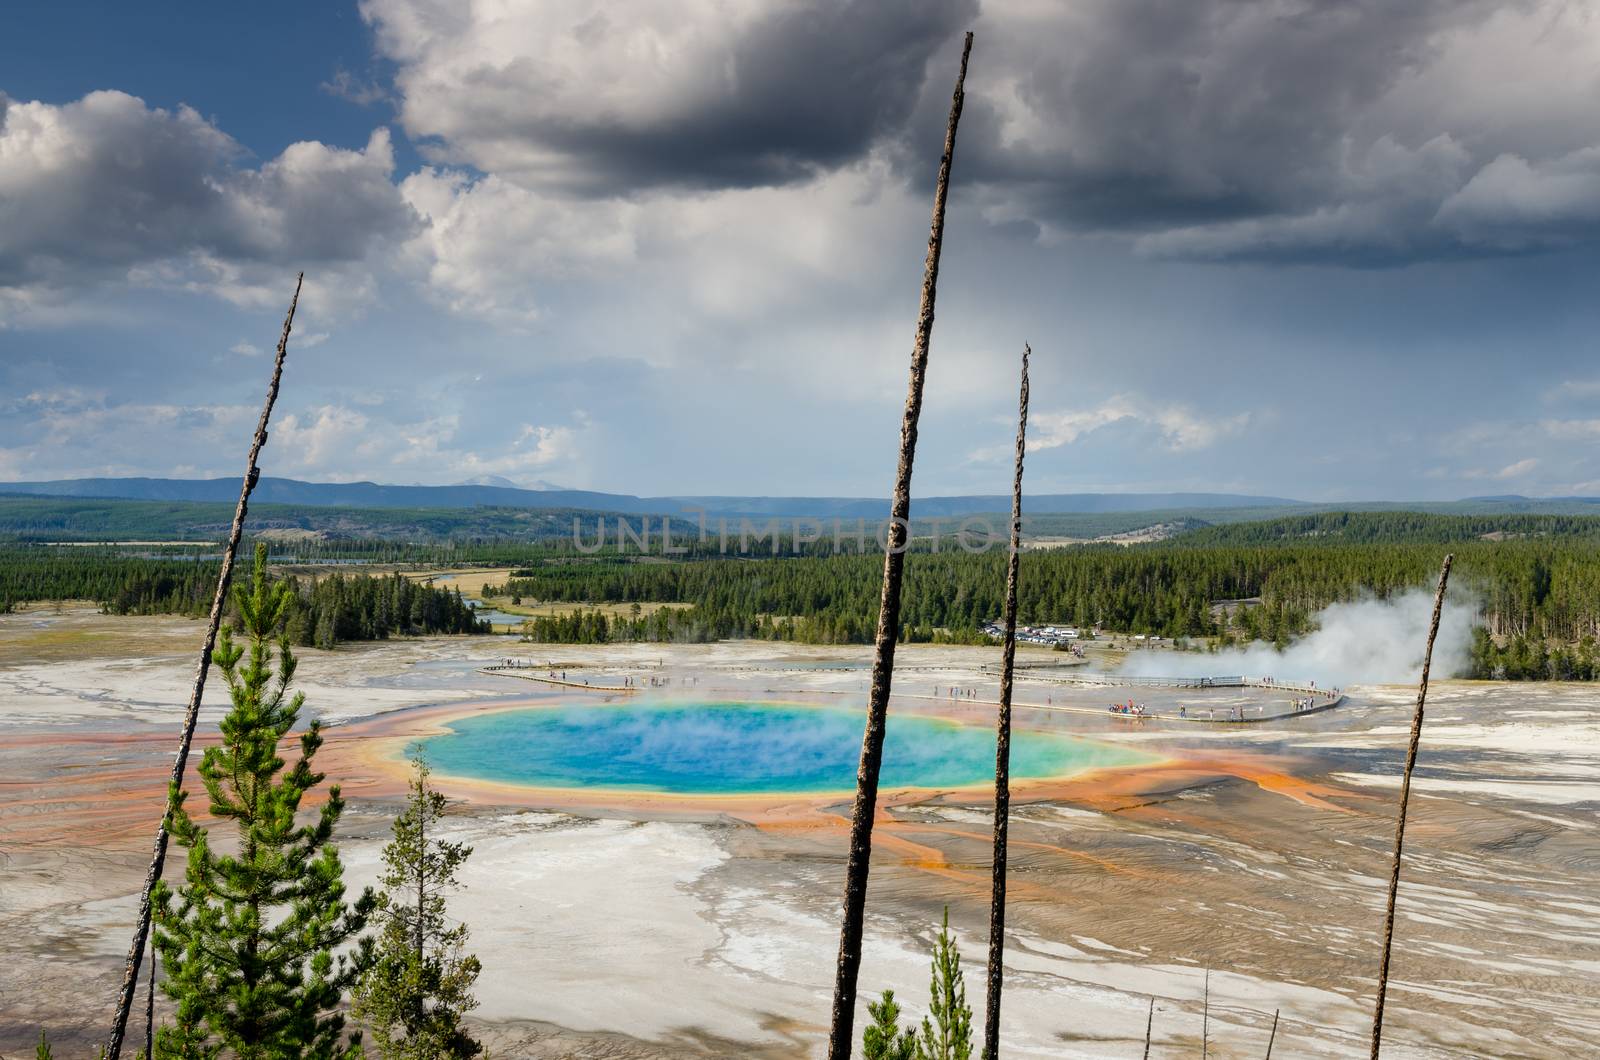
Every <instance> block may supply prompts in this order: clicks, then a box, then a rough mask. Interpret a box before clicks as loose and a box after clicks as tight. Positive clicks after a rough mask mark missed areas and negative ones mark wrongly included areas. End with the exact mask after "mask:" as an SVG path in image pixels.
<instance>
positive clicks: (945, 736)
mask: <svg viewBox="0 0 1600 1060" xmlns="http://www.w3.org/2000/svg"><path fill="white" fill-rule="evenodd" d="M865 718H866V715H865V714H864V713H863V712H861V711H857V710H846V709H842V708H834V707H805V706H795V705H791V704H782V703H683V702H672V703H629V704H623V705H602V706H573V707H548V708H539V709H532V710H516V711H506V712H503V713H497V714H483V715H479V716H477V717H471V718H464V719H461V720H458V721H454V722H452V723H451V725H450V728H451V730H452V731H451V732H449V733H447V734H443V735H440V736H435V737H431V738H429V739H428V740H426V741H424V750H425V753H426V755H427V758H428V761H429V762H430V763H431V764H432V766H433V768H434V769H435V770H437V771H438V772H440V773H447V774H451V775H454V776H459V777H471V778H474V779H478V780H489V781H496V782H499V783H509V784H525V785H532V786H535V787H550V788H620V789H626V790H635V791H651V792H672V793H679V794H700V795H753V794H762V793H814V792H832V791H848V790H853V789H854V788H855V775H856V764H857V759H858V758H859V756H860V753H861V731H862V726H863V725H864V723H865ZM1150 760H1151V759H1150V758H1149V756H1147V755H1144V754H1141V753H1139V752H1137V751H1128V750H1124V749H1122V748H1119V747H1114V746H1110V745H1107V744H1102V743H1095V742H1092V741H1088V740H1080V739H1077V738H1075V737H1072V736H1066V735H1059V734H1055V733H1043V732H1030V731H1024V730H1020V729H1019V730H1016V731H1014V732H1013V734H1012V739H1011V775H1012V776H1013V777H1014V778H1016V779H1019V780H1020V779H1028V778H1046V777H1058V776H1064V775H1066V774H1070V773H1076V772H1080V771H1082V770H1085V769H1092V768H1096V767H1101V766H1121V765H1134V764H1138V763H1140V762H1147V761H1150ZM993 777H994V732H993V730H992V729H988V728H982V727H978V726H973V725H961V724H957V723H956V722H952V721H946V720H943V719H939V718H928V717H923V716H920V715H914V714H898V715H896V714H891V715H890V716H889V729H888V733H887V736H886V738H885V741H884V754H883V770H882V774H881V780H880V785H881V787H882V788H884V789H886V790H887V789H894V788H908V787H929V788H947V787H957V786H962V785H967V784H985V783H991V782H992V780H993Z"/></svg>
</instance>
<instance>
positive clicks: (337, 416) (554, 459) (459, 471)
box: [270, 404, 585, 482]
mask: <svg viewBox="0 0 1600 1060" xmlns="http://www.w3.org/2000/svg"><path fill="white" fill-rule="evenodd" d="M584 426H585V425H584V424H583V423H582V422H581V421H580V422H578V423H577V424H576V426H574V425H567V424H532V423H523V424H520V425H517V426H516V427H515V429H514V434H513V435H512V439H511V442H510V443H509V445H506V446H503V447H497V448H495V449H493V450H490V451H484V450H481V449H479V448H477V447H475V446H473V445H471V444H470V443H469V441H468V437H469V436H471V435H472V434H473V433H474V432H471V431H467V430H463V427H462V419H461V417H460V416H459V415H457V414H455V413H448V414H445V415H440V416H432V417H428V418H426V419H422V420H416V421H409V422H408V421H404V420H396V419H391V418H380V413H379V412H378V411H376V410H374V411H370V412H369V411H363V410H361V409H356V408H351V407H349V406H348V405H340V404H330V405H323V406H318V407H315V408H311V409H306V410H303V411H299V412H295V413H290V414H289V415H287V416H284V417H283V418H282V419H281V420H280V421H279V425H278V427H277V428H276V429H275V430H274V431H273V440H272V449H273V451H272V453H271V454H270V462H271V465H272V468H273V473H274V474H311V475H316V476H317V477H320V478H330V479H374V480H376V481H380V482H387V481H410V480H418V479H428V480H433V481H439V480H448V479H451V478H452V477H458V476H460V475H490V474H494V475H511V474H519V473H524V472H533V471H541V472H542V471H547V470H550V469H552V468H562V469H569V468H571V467H572V466H573V464H574V462H575V461H577V459H578V458H579V457H580V456H581V437H582V433H583V430H584Z"/></svg>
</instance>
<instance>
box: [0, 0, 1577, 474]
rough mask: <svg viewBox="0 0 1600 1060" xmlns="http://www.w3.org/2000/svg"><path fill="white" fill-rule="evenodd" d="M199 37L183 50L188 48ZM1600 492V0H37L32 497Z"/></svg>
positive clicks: (17, 253)
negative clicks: (129, 488) (281, 487)
mask: <svg viewBox="0 0 1600 1060" xmlns="http://www.w3.org/2000/svg"><path fill="white" fill-rule="evenodd" d="M163 9H165V10H166V11H167V12H168V13H169V15H170V17H160V12H161V11H162V10H163ZM968 28H970V29H972V30H974V31H975V33H976V35H977V42H976V45H975V47H974V51H973V57H972V67H971V73H970V75H969V80H968V95H967V108H966V113H965V116H964V118H963V120H962V125H961V132H960V139H959V143H958V147H957V152H956V161H955V174H954V188H953V191H952V196H951V201H950V213H949V228H948V231H947V236H946V241H945V255H944V271H943V274H942V277H941V285H940V301H939V312H938V322H937V325H936V327H935V330H934V338H933V350H932V358H931V366H930V373H929V381H928V391H927V404H926V407H925V412H924V417H923V430H922V436H921V448H920V451H919V454H918V463H917V476H916V484H917V491H918V492H919V493H924V494H928V493H952V492H985V493H999V492H1004V490H1005V489H1006V488H1007V487H1008V485H1009V480H1010V477H1009V468H1008V467H1007V463H1008V461H1009V438H1010V436H1011V433H1012V431H1013V429H1014V427H1013V425H1012V423H1011V422H1010V420H1011V417H1012V415H1013V412H1012V411H1011V410H1012V409H1014V406H1015V385H1016V379H1015V375H1016V367H1017V358H1018V354H1019V353H1020V350H1021V345H1022V343H1023V341H1024V340H1028V341H1030V342H1031V343H1032V344H1033V349H1034V382H1033V401H1034V409H1035V412H1034V416H1033V420H1032V425H1031V431H1032V438H1033V442H1034V446H1033V452H1032V455H1031V457H1030V464H1029V469H1028V483H1029V488H1030V490H1032V491H1040V492H1043V491H1052V492H1065V491H1088V490H1168V489H1184V490H1225V491H1237V492H1252V493H1267V494H1274V495H1279V496H1291V497H1300V498H1306V499H1326V500H1339V499H1383V498H1395V499H1401V498H1451V497H1460V496H1471V495H1485V494H1503V493H1525V494H1532V495H1563V494H1574V493H1584V494H1600V268H1597V266H1600V4H1597V3H1596V2H1595V0H1495V2H1487V3H1486V2H1481V0H1183V2H1181V3H1176V2H1173V0H1074V2H1072V3H1061V2H1056V0H861V2H854V3H852V2H848V0H662V2H660V3H649V4H640V3H625V2H621V0H617V2H610V3H607V2H597V0H588V2H577V0H473V2H471V3H467V2H464V0H362V2H359V3H351V2H346V0H329V2H321V0H318V2H296V3H290V4H280V5H275V6H272V7H270V8H269V7H265V6H262V5H234V4H213V5H194V4H180V3H177V2H175V0H157V2H153V3H151V4H145V5H130V4H126V3H120V4H111V3H105V4H101V3H74V2H62V3H57V4H50V5H46V4H27V5H18V6H17V7H16V8H15V9H14V10H12V11H9V12H8V13H7V16H6V27H5V33H4V34H3V39H0V480H17V479H40V478H63V477H77V476H87V475H172V476H184V477H188V476H211V475H221V474H234V473H237V471H238V470H239V468H240V466H241V465H242V462H243V453H244V448H245V445H246V441H247V436H248V432H249V429H250V425H251V424H252V423H253V420H254V418H255V414H256V409H257V407H258V405H259V401H260V396H261V392H262V389H263V385H264V383H265V380H266V375H267V372H268V369H269V367H270V356H269V355H270V351H271V347H272V346H273V345H274V344H275V342H276V337H277V329H278V326H279V323H280V321H281V318H282V312H283V308H284V305H285V303H286V301H287V298H288V295H289V292H290V289H291V287H292V285H293V277H294V272H295V271H296V270H297V269H304V270H305V272H306V294H305V296H304V298H303V300H302V303H301V313H300V316H299V318H298V320H297V325H296V332H295V338H294V340H293V342H292V344H291V350H290V360H289V364H288V368H287V373H286V378H285V391H284V397H283V399H282V401H281V402H280V404H279V412H278V416H277V420H276V426H275V429H274V431H273V435H272V440H271V443H270V445H269V447H268V450H267V455H266V459H265V461H264V464H265V469H266V471H267V473H268V474H275V475H286V476H294V477H300V478H310V479H319V480H349V479H372V480H376V481H383V482H405V483H410V482H424V483H444V482H457V481H462V480H465V479H471V478H476V477H480V476H491V475H494V476H504V477H506V478H509V479H511V480H513V481H516V482H519V483H533V482H536V481H545V482H554V483H557V484H561V485H567V486H579V487H587V488H595V489H608V490H617V491H626V492H633V493H652V494H653V493H683V492H719V493H772V494H778V493H782V494H804V493H813V494H851V495H883V494H885V493H886V492H887V490H888V486H889V483H890V479H891V477H892V474H893V449H894V444H895V439H896V437H897V434H898V429H899V417H900V406H901V402H902V400H903V398H904V391H905V373H906V365H907V361H908V358H909V353H910V346H911V337H912V326H913V320H914V316H915V312H916V304H917V293H918V285H919V277H920V271H921V267H922V256H923V252H924V248H925V242H926V235H927V223H928V210H929V205H930V199H931V181H932V176H933V170H934V168H935V166H936V163H937V155H938V150H939V145H940V140H941V137H942V134H943V124H944V116H945V111H946V108H947V106H948V103H949V96H950V89H951V85H952V81H953V77H954V72H955V66H956V60H957V56H958V53H959V48H960V36H961V33H962V31H963V30H966V29H968Z"/></svg>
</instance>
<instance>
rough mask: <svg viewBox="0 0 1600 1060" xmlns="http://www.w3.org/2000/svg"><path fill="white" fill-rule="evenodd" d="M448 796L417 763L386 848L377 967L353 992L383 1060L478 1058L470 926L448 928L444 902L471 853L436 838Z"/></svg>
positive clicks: (359, 1013)
mask: <svg viewBox="0 0 1600 1060" xmlns="http://www.w3.org/2000/svg"><path fill="white" fill-rule="evenodd" d="M445 805H446V802H445V797H444V795H443V794H441V793H440V792H438V791H435V790H433V789H432V788H430V787H429V786H428V765H427V763H426V762H424V761H423V760H422V759H421V757H418V758H417V759H416V760H415V762H414V772H413V774H412V777H411V793H410V795H409V797H408V798H407V800H406V808H405V810H404V811H403V812H402V813H401V814H400V816H399V817H397V818H396V819H395V822H394V838H393V839H392V840H390V842H389V845H388V846H386V847H384V849H383V861H384V864H385V865H386V866H387V867H388V871H387V872H385V873H384V875H383V878H382V880H381V882H382V884H383V891H382V893H381V894H380V895H379V897H378V913H377V919H378V925H379V933H378V950H377V961H376V963H374V964H373V966H372V968H371V969H370V970H369V971H368V972H367V973H366V975H365V977H364V978H363V979H362V981H361V983H360V985H359V986H358V987H357V988H356V992H355V1007H354V1011H355V1014H356V1016H357V1017H358V1018H359V1019H361V1020H363V1021H364V1022H365V1023H366V1025H367V1026H368V1027H369V1028H370V1029H371V1030H372V1039H373V1044H374V1045H375V1046H376V1048H377V1052H378V1055H379V1056H381V1057H383V1060H433V1058H459V1057H470V1056H477V1055H478V1054H479V1053H481V1052H482V1051H483V1047H482V1046H481V1045H480V1044H479V1043H478V1041H477V1040H476V1039H475V1038H473V1037H472V1036H471V1035H470V1034H468V1033H467V1032H466V1031H465V1030H463V1029H462V1027H461V1017H462V1016H463V1015H464V1014H465V1013H466V1012H468V1011H469V1010H471V1009H472V1008H474V1007H476V1005H477V1001H476V1000H474V999H473V996H472V986H473V983H475V982H476V981H477V978H478V971H479V964H478V958H476V957H474V956H472V955H471V954H466V953H463V947H464V946H465V945H466V941H467V927H466V925H465V924H457V925H456V926H455V927H451V926H449V922H448V920H447V919H446V916H445V899H446V896H447V895H448V894H449V892H450V891H451V890H452V889H454V887H455V886H456V870H457V869H459V868H460V867H461V864H462V862H464V861H466V860H467V858H468V857H469V856H470V855H471V854H472V848H471V847H468V846H464V845H462V844H460V843H450V842H446V841H444V840H443V839H440V838H438V834H439V822H440V820H441V819H442V818H443V817H444V811H445Z"/></svg>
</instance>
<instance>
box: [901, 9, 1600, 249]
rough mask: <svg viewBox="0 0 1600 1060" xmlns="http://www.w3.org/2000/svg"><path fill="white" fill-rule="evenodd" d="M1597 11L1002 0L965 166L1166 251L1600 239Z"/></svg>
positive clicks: (1010, 206) (1023, 206) (1032, 209)
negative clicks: (1023, 3)
mask: <svg viewBox="0 0 1600 1060" xmlns="http://www.w3.org/2000/svg"><path fill="white" fill-rule="evenodd" d="M1597 19H1600V15H1597V13H1596V12H1595V11H1594V10H1593V9H1592V7H1585V6H1583V5H1575V4H1569V3H1564V2H1559V0H1552V2H1542V0H1518V2H1512V3H1504V2H1485V0H1401V2H1395V0H1187V2H1185V3H1170V2H1165V0H1086V2H1081V3H1077V4H1073V5H1070V6H1067V5H1063V6H1061V7H1058V8H1034V9H1027V8H1022V7H1019V6H1015V5H1008V4H1006V3H1003V2H999V0H990V2H989V3H986V4H985V7H984V17H983V19H982V20H981V21H980V23H979V25H978V34H979V39H980V42H981V43H980V54H979V55H978V57H977V59H976V60H975V62H974V73H973V77H972V87H971V102H970V104H969V106H970V108H971V109H970V110H969V113H968V116H967V117H966V118H965V119H964V120H963V127H962V135H963V142H962V168H963V171H964V173H965V174H966V179H967V181H968V182H969V183H976V184H978V185H980V186H981V187H982V189H983V191H984V194H985V201H986V204H987V205H988V206H989V207H990V208H991V209H992V210H993V211H994V212H995V213H996V214H997V215H998V216H1006V217H1013V218H1026V219H1029V220H1033V221H1035V222H1037V223H1040V224H1043V225H1045V226H1047V227H1053V228H1055V229H1058V230H1061V231H1066V232H1112V233H1119V234H1123V235H1126V236H1129V237H1131V238H1134V239H1135V240H1137V244H1136V245H1137V246H1138V247H1139V249H1140V250H1141V251H1143V252H1145V253H1147V254H1150V255H1152V256H1160V257H1179V258H1189V259H1200V260H1263V261H1279V262H1287V261H1326V262H1335V263H1342V264H1357V265H1368V264H1394V263H1403V262H1407V261H1412V260H1419V259H1425V258H1440V257H1452V256H1458V255H1484V254H1499V253H1506V252H1524V251H1528V250H1537V249H1544V248H1547V247H1560V246H1569V245H1572V244H1573V243H1575V242H1586V241H1593V240H1595V238H1596V237H1597V235H1600V230H1597V225H1600V179H1597V178H1600V166H1597V164H1596V158H1595V157H1594V156H1595V145H1596V144H1597V143H1600V121H1597V120H1596V114H1597V112H1600V81H1597V79H1596V77H1595V63H1594V56H1595V54H1596V52H1595V42H1596V40H1597V37H1600V24H1597ZM1516 86H1521V87H1516ZM943 116H944V98H943V97H942V95H941V94H939V93H930V94H929V96H928V97H927V98H925V99H924V101H923V103H922V105H921V106H920V107H919V109H918V113H917V119H916V123H915V126H914V128H915V133H914V142H913V143H911V145H910V146H911V147H914V150H910V149H908V150H906V151H905V152H904V153H902V154H901V155H900V156H899V157H900V158H901V159H902V160H903V161H904V164H905V165H906V166H907V171H908V172H910V173H912V174H914V175H915V176H916V177H917V178H918V179H924V180H925V179H926V177H927V174H928V173H929V171H930V167H929V166H928V165H927V163H926V156H927V149H928V145H929V144H930V143H935V142H937V136H938V130H939V128H940V127H941V126H942V123H943Z"/></svg>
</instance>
